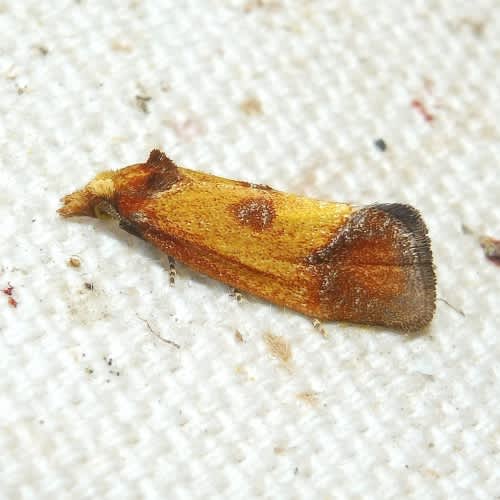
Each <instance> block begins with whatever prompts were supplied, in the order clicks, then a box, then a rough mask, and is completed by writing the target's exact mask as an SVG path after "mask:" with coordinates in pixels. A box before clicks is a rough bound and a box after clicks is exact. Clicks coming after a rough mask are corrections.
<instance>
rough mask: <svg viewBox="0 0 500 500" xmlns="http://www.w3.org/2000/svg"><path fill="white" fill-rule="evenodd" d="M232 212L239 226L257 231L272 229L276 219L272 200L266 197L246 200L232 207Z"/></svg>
mask: <svg viewBox="0 0 500 500" xmlns="http://www.w3.org/2000/svg"><path fill="white" fill-rule="evenodd" d="M230 210H231V212H232V214H233V215H234V217H235V218H236V220H237V221H238V223H239V224H241V225H243V226H249V227H251V228H252V229H254V230H256V231H263V230H264V229H267V228H269V227H271V225H272V223H273V220H274V218H275V217H276V212H275V210H274V204H273V202H272V200H271V199H268V198H264V197H258V198H245V199H243V200H241V201H239V202H238V203H235V204H234V205H231V207H230Z"/></svg>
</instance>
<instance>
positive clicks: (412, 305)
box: [306, 204, 436, 330]
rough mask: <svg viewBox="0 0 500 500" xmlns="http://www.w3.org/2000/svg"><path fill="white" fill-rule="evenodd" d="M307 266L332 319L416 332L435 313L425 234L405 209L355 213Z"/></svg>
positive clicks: (412, 212) (325, 311)
mask: <svg viewBox="0 0 500 500" xmlns="http://www.w3.org/2000/svg"><path fill="white" fill-rule="evenodd" d="M306 261H307V262H308V263H309V264H310V265H311V266H312V269H313V272H314V273H316V275H318V276H319V277H320V278H321V286H320V290H319V297H318V301H319V303H320V308H321V311H322V314H323V315H324V316H325V317H330V318H332V319H346V320H350V321H355V322H362V323H373V324H381V325H387V326H393V327H397V328H402V329H404V330H417V329H419V328H422V327H423V326H425V325H426V324H428V323H429V322H430V321H431V319H432V316H433V314H434V309H435V298H436V291H435V275H434V267H433V264H432V252H431V249H430V241H429V238H428V236H427V229H426V227H425V225H424V223H423V221H422V219H421V217H420V215H419V213H418V212H417V211H416V210H415V209H414V208H412V207H410V206H408V205H401V204H387V205H375V206H372V207H368V208H364V209H361V210H358V211H357V212H355V213H354V214H353V215H352V216H351V218H350V219H349V220H348V221H347V223H346V224H345V226H344V227H343V228H342V230H341V231H340V232H339V233H337V234H336V235H335V237H334V238H333V239H332V240H331V241H330V242H329V243H328V244H327V245H326V246H325V247H324V248H322V249H319V250H317V251H316V252H314V253H313V254H311V255H310V256H309V257H308V258H307V259H306Z"/></svg>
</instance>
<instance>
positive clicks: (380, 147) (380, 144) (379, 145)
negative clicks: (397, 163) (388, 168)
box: [374, 139, 387, 151]
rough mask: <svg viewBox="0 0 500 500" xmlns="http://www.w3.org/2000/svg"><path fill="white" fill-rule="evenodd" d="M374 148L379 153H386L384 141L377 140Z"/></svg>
mask: <svg viewBox="0 0 500 500" xmlns="http://www.w3.org/2000/svg"><path fill="white" fill-rule="evenodd" d="M374 144H375V147H376V148H377V149H378V150H379V151H386V150H387V144H386V143H385V141H384V139H377V140H376V141H375V142H374Z"/></svg>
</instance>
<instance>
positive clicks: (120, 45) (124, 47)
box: [111, 40, 132, 52]
mask: <svg viewBox="0 0 500 500" xmlns="http://www.w3.org/2000/svg"><path fill="white" fill-rule="evenodd" d="M111 49H112V50H114V51H115V52H132V45H130V43H128V42H126V41H124V40H113V41H112V42H111Z"/></svg>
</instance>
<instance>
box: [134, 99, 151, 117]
mask: <svg viewBox="0 0 500 500" xmlns="http://www.w3.org/2000/svg"><path fill="white" fill-rule="evenodd" d="M151 99H152V97H151V96H149V95H136V96H135V102H136V104H137V106H138V108H139V109H140V110H141V111H142V112H143V113H145V114H147V113H149V106H148V104H149V101H150V100H151Z"/></svg>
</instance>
